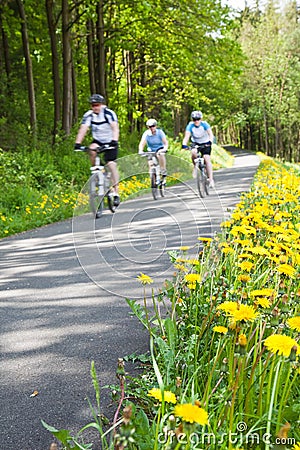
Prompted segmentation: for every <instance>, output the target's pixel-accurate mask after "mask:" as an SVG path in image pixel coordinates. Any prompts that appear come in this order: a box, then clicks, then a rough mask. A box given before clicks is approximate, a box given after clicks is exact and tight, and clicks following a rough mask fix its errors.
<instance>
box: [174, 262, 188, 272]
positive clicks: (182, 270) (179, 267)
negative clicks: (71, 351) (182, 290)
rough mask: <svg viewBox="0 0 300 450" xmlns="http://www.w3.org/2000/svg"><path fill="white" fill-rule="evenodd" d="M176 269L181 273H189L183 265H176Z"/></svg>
mask: <svg viewBox="0 0 300 450" xmlns="http://www.w3.org/2000/svg"><path fill="white" fill-rule="evenodd" d="M174 267H175V269H177V270H179V271H180V272H188V270H189V269H188V268H187V267H185V266H184V265H183V264H174Z"/></svg>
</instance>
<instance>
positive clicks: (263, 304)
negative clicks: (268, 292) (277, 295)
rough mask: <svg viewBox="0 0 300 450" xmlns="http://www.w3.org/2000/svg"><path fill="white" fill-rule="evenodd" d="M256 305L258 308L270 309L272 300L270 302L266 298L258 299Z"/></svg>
mask: <svg viewBox="0 0 300 450" xmlns="http://www.w3.org/2000/svg"><path fill="white" fill-rule="evenodd" d="M254 304H255V305H256V306H261V307H262V308H269V307H270V305H271V302H270V300H268V299H267V298H266V297H258V298H257V299H256V300H255V301H254Z"/></svg>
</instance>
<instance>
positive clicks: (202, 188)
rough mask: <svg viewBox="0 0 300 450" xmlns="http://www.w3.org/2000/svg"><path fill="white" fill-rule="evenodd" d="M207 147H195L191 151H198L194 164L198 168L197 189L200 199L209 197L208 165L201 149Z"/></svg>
mask: <svg viewBox="0 0 300 450" xmlns="http://www.w3.org/2000/svg"><path fill="white" fill-rule="evenodd" d="M205 147H206V145H202V146H201V145H194V146H192V147H191V149H196V150H197V158H196V159H195V160H194V164H195V166H196V167H197V177H196V179H197V188H198V192H199V195H200V197H202V198H204V197H205V196H206V195H209V189H208V184H209V182H208V177H207V172H206V164H205V159H204V157H203V155H202V153H201V149H203V148H205Z"/></svg>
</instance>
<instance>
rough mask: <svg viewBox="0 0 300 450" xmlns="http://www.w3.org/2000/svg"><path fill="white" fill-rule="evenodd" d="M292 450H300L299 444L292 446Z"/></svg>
mask: <svg viewBox="0 0 300 450" xmlns="http://www.w3.org/2000/svg"><path fill="white" fill-rule="evenodd" d="M292 450H300V442H297V444H295V445H294V447H293V448H292Z"/></svg>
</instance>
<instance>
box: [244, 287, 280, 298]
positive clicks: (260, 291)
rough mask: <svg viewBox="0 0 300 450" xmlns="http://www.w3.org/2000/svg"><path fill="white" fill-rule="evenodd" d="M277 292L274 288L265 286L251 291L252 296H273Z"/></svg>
mask: <svg viewBox="0 0 300 450" xmlns="http://www.w3.org/2000/svg"><path fill="white" fill-rule="evenodd" d="M274 293H275V291H274V289H270V288H264V289H255V290H254V291H251V292H250V296H251V297H271V295H273V294H274Z"/></svg>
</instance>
